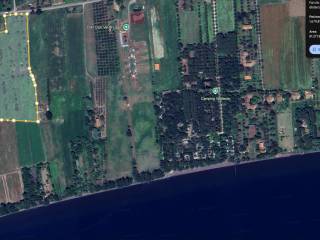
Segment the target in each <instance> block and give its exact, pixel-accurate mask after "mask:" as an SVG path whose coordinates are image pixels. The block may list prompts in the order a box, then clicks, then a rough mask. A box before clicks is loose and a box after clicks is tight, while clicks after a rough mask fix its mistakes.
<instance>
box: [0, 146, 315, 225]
mask: <svg viewBox="0 0 320 240" xmlns="http://www.w3.org/2000/svg"><path fill="white" fill-rule="evenodd" d="M315 153H320V151H310V152H306V153H283V154H278V155H276V156H274V157H273V158H264V159H255V160H249V161H244V162H238V163H237V162H228V161H225V162H221V163H216V164H213V165H208V166H202V167H195V168H190V169H184V170H176V171H174V170H172V171H170V172H168V173H166V174H165V175H164V176H163V177H161V178H157V179H154V180H151V181H148V182H133V183H132V184H130V185H128V186H124V187H118V188H110V189H104V190H100V191H97V192H91V193H84V194H82V195H77V196H71V197H67V198H64V199H61V200H58V201H53V202H50V203H49V204H41V205H37V206H33V207H31V208H26V209H21V210H19V211H16V212H12V213H8V214H5V215H2V216H0V219H3V218H5V217H10V216H15V215H18V214H23V213H27V212H29V211H31V210H35V209H39V208H45V207H50V206H55V205H58V204H60V203H61V204H62V203H64V202H69V201H72V200H75V199H82V198H85V197H90V196H94V195H99V194H103V193H107V192H115V191H121V190H124V189H128V188H132V187H135V186H142V185H146V184H152V183H154V182H162V181H164V180H168V179H171V178H175V177H179V176H187V175H192V174H196V173H205V172H208V171H212V170H218V169H223V168H231V167H237V166H246V165H251V164H254V163H259V162H261V163H265V162H268V161H272V160H278V161H283V160H286V159H288V158H290V157H297V156H303V155H309V154H315Z"/></svg>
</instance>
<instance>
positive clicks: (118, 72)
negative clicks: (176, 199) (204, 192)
mask: <svg viewBox="0 0 320 240" xmlns="http://www.w3.org/2000/svg"><path fill="white" fill-rule="evenodd" d="M319 57H320V1H313V0H86V1H85V0H82V1H81V0H1V1H0V203H1V205H0V215H1V216H6V217H4V219H5V218H7V217H11V216H7V215H12V213H15V212H28V211H24V210H27V209H31V208H32V209H33V210H31V212H32V211H35V208H37V209H38V208H39V207H40V208H41V209H45V208H47V207H49V206H47V205H50V206H52V205H56V204H61V203H62V202H63V203H64V202H66V204H71V202H72V201H74V200H76V199H79V198H83V197H85V198H86V197H88V196H89V195H90V196H91V195H92V194H94V193H98V192H108V193H110V195H109V196H111V195H112V194H114V193H111V190H116V191H118V190H119V189H124V191H123V192H126V191H128V192H129V191H131V190H129V189H131V188H135V187H138V186H140V185H143V183H150V182H155V183H152V184H158V182H162V181H164V182H165V181H168V180H169V179H176V178H181V179H182V178H183V177H186V176H187V175H192V174H195V173H200V172H206V171H213V170H214V171H215V172H218V171H223V170H221V169H226V170H225V171H227V169H229V170H230V169H231V170H230V171H231V175H232V176H237V174H238V175H239V174H240V173H241V171H240V170H241V169H244V168H245V167H244V166H246V165H252V166H253V165H255V164H258V162H270V163H271V162H272V163H273V164H275V165H274V166H276V164H279V163H277V162H285V161H289V160H286V159H288V158H297V157H298V158H300V157H301V158H303V157H306V156H308V155H310V157H307V158H314V159H317V158H318V159H319V158H320V156H319V155H315V156H314V155H312V154H316V153H317V152H320V58H319ZM294 161H295V160H292V162H294ZM249 163H250V164H249ZM264 164H267V163H264ZM292 164H293V163H292ZM297 164H299V163H296V165H297ZM288 165H290V164H288ZM297 166H298V165H297ZM299 166H300V165H299ZM275 168H276V167H275ZM286 168H287V167H286ZM301 168H303V167H301ZM287 169H288V168H287ZM239 171H240V172H239ZM250 171H251V170H250ZM257 171H260V172H266V171H267V170H263V169H262V168H261V169H260V170H259V168H257V170H254V171H253V170H252V172H255V173H257ZM270 171H271V170H270ZM242 172H245V171H244V170H243V171H242ZM182 175H184V176H182ZM221 175H223V174H221ZM240 175H241V174H240ZM243 175H245V174H242V176H243ZM178 176H179V177H178ZM216 179H218V177H216ZM160 180H161V181H160ZM180 181H182V180H180ZM199 181H200V180H199ZM208 181H209V180H208ZM208 181H207V182H208ZM210 181H213V182H214V181H216V180H215V179H212V180H210ZM217 181H218V180H217ZM219 181H220V182H222V180H219ZM252 181H254V180H252ZM213 182H212V183H213ZM150 184H151V183H150ZM180 184H182V183H180ZM188 184H190V185H188ZM216 184H217V183H216ZM172 185H174V184H172ZM182 185H183V188H187V186H190V189H191V188H195V185H196V183H195V181H191V180H190V181H189V180H186V181H184V183H183V184H182ZM182 185H181V186H182ZM128 186H131V187H130V188H128ZM151 186H152V185H150V186H149V188H151V189H152V187H151ZM181 186H180V187H176V188H177V189H181ZM167 188H168V189H169V188H170V186H169V185H168V186H167ZM154 189H156V187H154ZM172 189H173V187H172ZM318 189H319V188H318ZM159 191H160V190H159ZM172 191H173V190H172ZM190 191H191V190H190ZM221 191H222V190H221ZM239 191H240V190H239ZM241 191H242V190H241ZM112 192H113V191H112ZM160 195H162V196H163V195H165V194H160V193H159V196H160ZM106 196H107V195H106ZM110 198H111V197H110ZM113 198H115V199H119V198H120V197H113ZM128 198H131V197H128ZM155 198H156V197H155ZM122 199H123V198H122ZM67 200H68V201H67ZM252 200H254V199H252V198H251V199H250V201H252ZM97 201H98V200H97ZM159 201H160V200H159ZM239 201H240V200H239ZM248 201H249V200H248ZM58 202H59V203H58ZM69 202H70V203H69ZM94 202H95V201H94V200H92V202H91V203H90V205H92V204H93V205H94V204H95V203H94ZM106 204H107V203H106ZM175 204H176V205H179V204H178V203H175ZM190 204H191V203H190ZM229 204H230V205H232V203H231V202H230V203H229ZM303 204H305V203H303ZM45 206H47V207H45ZM82 208H86V207H84V206H82ZM75 211H76V210H75ZM77 211H80V210H77ZM208 211H209V210H208ZM257 211H258V210H257ZM239 214H240V213H239ZM208 216H210V214H208ZM189 217H190V216H189ZM124 218H125V217H124ZM25 221H28V220H25ZM37 221H40V220H37ZM130 221H134V220H130ZM177 221H179V220H177ZM215 221H217V220H215ZM21 222H22V220H21ZM142 225H143V224H142ZM1 226H4V225H1V224H0V239H20V238H14V237H12V238H6V237H4V235H3V237H1V232H2V229H1ZM3 229H4V227H3ZM48 231H49V230H48ZM30 236H31V235H30ZM93 236H94V235H91V237H93ZM153 236H154V237H150V238H148V239H158V238H156V237H155V235H153ZM157 236H158V235H157ZM198 236H199V235H198ZM135 237H136V238H134V237H133V238H112V237H111V238H108V239H145V238H142V237H137V236H135ZM21 239H33V238H31V237H30V238H27V237H26V238H21ZM37 239H49V238H37ZM50 239H51V238H50ZM56 239H64V238H56ZM66 239H73V238H70V237H69V238H66ZM77 239H80V238H77ZM85 239H98V238H94V237H93V238H85ZM159 239H180V238H179V237H173V238H169V237H168V238H165V237H163V238H159ZM184 239H189V238H184ZM190 239H200V238H197V237H196V235H195V236H194V237H191V235H190ZM202 239H207V238H206V237H203V238H202ZM210 239H212V238H210ZM220 239H224V238H220ZM227 239H243V238H240V237H239V238H227ZM254 239H262V238H254ZM269 239H287V238H269ZM292 239H293V238H292ZM299 239H311V238H299ZM312 239H320V238H312Z"/></svg>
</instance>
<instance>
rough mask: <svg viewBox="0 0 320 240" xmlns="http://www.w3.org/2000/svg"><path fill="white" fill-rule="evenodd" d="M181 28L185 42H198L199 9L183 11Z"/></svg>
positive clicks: (183, 41) (181, 13) (182, 38)
mask: <svg viewBox="0 0 320 240" xmlns="http://www.w3.org/2000/svg"><path fill="white" fill-rule="evenodd" d="M179 16H180V28H181V41H182V43H183V44H189V43H198V42H199V41H200V38H199V33H200V29H199V26H200V25H199V16H198V12H197V11H195V10H194V11H181V12H180V13H179Z"/></svg>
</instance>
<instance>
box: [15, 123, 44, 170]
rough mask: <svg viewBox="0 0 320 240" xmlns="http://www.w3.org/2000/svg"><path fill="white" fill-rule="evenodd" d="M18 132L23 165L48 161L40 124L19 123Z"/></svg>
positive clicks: (20, 158)
mask: <svg viewBox="0 0 320 240" xmlns="http://www.w3.org/2000/svg"><path fill="white" fill-rule="evenodd" d="M16 134H17V145H18V156H19V161H20V165H21V166H23V167H26V166H32V165H36V164H37V163H40V162H43V161H46V157H45V155H44V152H43V146H42V140H41V136H40V128H39V125H38V124H36V123H17V124H16Z"/></svg>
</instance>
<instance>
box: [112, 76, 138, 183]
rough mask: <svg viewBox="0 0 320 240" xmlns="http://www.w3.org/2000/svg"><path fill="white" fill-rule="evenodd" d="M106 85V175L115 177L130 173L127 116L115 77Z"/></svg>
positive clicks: (130, 162) (130, 161)
mask: <svg viewBox="0 0 320 240" xmlns="http://www.w3.org/2000/svg"><path fill="white" fill-rule="evenodd" d="M108 83H109V84H108V86H107V109H108V113H107V116H108V120H107V122H108V129H107V135H108V136H109V138H108V139H107V154H108V157H107V177H108V178H109V179H116V178H120V177H123V176H128V175H131V173H132V159H131V154H130V152H131V150H130V146H131V144H130V139H129V137H128V136H127V134H126V133H127V129H128V117H127V112H126V111H125V110H124V101H123V98H122V96H123V93H122V91H121V86H120V82H119V80H118V79H117V78H113V79H110V80H109V81H108Z"/></svg>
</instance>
